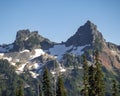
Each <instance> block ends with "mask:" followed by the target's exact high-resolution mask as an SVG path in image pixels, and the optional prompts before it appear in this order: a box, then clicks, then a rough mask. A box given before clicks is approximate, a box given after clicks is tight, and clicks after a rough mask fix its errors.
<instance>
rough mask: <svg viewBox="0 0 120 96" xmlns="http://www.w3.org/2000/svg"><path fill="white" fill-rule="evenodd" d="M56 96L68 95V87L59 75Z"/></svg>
mask: <svg viewBox="0 0 120 96" xmlns="http://www.w3.org/2000/svg"><path fill="white" fill-rule="evenodd" d="M56 96H67V93H66V89H65V87H64V83H63V80H62V78H61V76H59V77H58V83H57V90H56Z"/></svg>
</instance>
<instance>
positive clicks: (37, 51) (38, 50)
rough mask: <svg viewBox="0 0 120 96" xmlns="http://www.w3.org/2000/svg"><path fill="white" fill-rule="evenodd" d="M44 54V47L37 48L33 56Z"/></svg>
mask: <svg viewBox="0 0 120 96" xmlns="http://www.w3.org/2000/svg"><path fill="white" fill-rule="evenodd" d="M44 54H45V52H44V51H43V50H42V49H35V54H34V55H33V56H31V57H32V58H36V57H38V56H41V55H44Z"/></svg>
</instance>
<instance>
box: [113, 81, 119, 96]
mask: <svg viewBox="0 0 120 96" xmlns="http://www.w3.org/2000/svg"><path fill="white" fill-rule="evenodd" d="M117 93H118V89H117V82H116V81H115V80H113V86H112V96H118V95H117Z"/></svg>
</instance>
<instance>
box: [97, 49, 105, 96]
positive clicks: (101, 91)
mask: <svg viewBox="0 0 120 96" xmlns="http://www.w3.org/2000/svg"><path fill="white" fill-rule="evenodd" d="M95 71H96V72H95V93H96V95H95V96H104V95H105V84H104V80H103V79H104V75H103V73H102V67H101V63H100V60H99V53H98V51H95Z"/></svg>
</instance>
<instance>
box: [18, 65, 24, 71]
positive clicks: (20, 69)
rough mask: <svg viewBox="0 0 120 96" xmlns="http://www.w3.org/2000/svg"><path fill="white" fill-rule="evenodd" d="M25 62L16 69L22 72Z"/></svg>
mask: <svg viewBox="0 0 120 96" xmlns="http://www.w3.org/2000/svg"><path fill="white" fill-rule="evenodd" d="M25 65H26V64H22V65H21V67H19V68H18V71H21V72H23V71H24V67H25Z"/></svg>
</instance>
